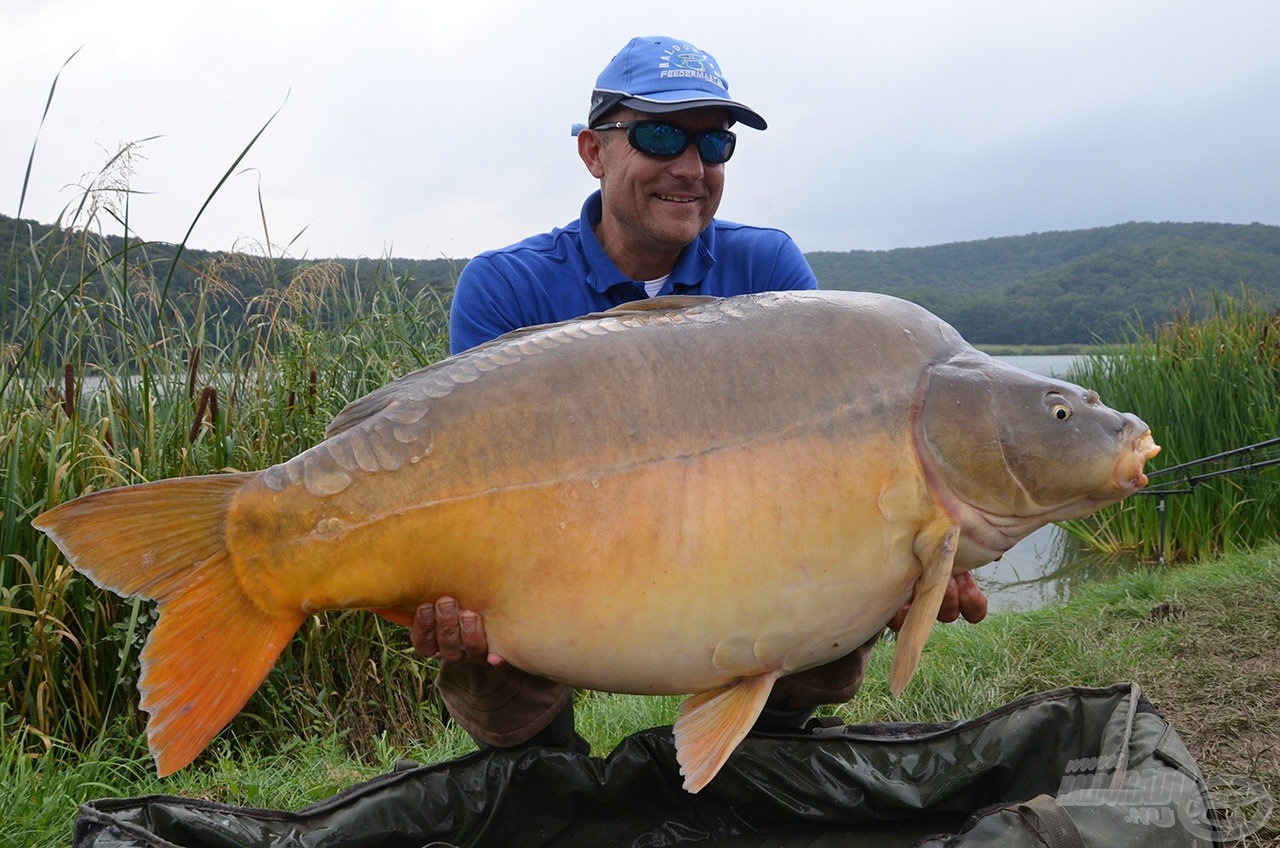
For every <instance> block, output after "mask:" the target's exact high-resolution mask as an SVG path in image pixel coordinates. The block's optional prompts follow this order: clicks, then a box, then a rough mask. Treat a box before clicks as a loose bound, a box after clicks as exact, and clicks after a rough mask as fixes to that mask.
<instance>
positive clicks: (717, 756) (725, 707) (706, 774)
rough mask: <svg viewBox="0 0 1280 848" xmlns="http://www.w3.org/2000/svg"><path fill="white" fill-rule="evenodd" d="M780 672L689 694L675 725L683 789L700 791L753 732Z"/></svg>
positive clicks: (677, 756)
mask: <svg viewBox="0 0 1280 848" xmlns="http://www.w3.org/2000/svg"><path fill="white" fill-rule="evenodd" d="M781 676H782V672H781V671H771V672H769V673H767V674H758V675H754V676H751V677H742V678H739V679H738V680H737V681H735V682H734V683H731V684H729V685H728V686H724V687H722V688H720V689H712V690H709V691H707V692H700V693H698V694H697V695H693V696H690V697H689V698H687V699H686V700H685V701H684V703H682V704H681V705H680V718H679V719H678V720H677V721H676V725H675V740H676V760H677V761H678V762H679V763H680V773H681V774H682V775H684V788H685V789H686V790H687V791H689V792H697V791H698V790H700V789H702V787H704V786H706V785H707V784H708V783H709V782H710V781H711V778H713V777H715V776H716V773H717V772H719V771H720V767H721V766H723V765H724V764H725V761H726V760H728V759H729V755H730V754H732V753H733V749H734V748H736V747H737V746H738V743H739V742H741V741H742V740H743V738H744V737H745V736H746V735H747V734H748V733H750V732H751V727H752V726H753V725H754V724H755V723H756V719H757V718H758V717H759V716H760V711H761V710H762V709H764V704H765V701H766V700H768V698H769V693H770V692H772V691H773V684H774V682H775V681H776V680H777V679H778V678H779V677H781Z"/></svg>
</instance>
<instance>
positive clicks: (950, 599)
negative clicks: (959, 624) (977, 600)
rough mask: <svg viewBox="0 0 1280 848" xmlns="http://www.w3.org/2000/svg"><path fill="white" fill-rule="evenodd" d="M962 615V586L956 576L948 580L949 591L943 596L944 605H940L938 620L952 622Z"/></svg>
mask: <svg viewBox="0 0 1280 848" xmlns="http://www.w3.org/2000/svg"><path fill="white" fill-rule="evenodd" d="M959 617H960V587H959V586H957V585H956V578H954V577H952V578H951V579H950V580H948V581H947V591H946V593H945V594H943V596H942V606H940V607H938V621H942V622H948V623H949V622H952V621H955V620H956V619H957V618H959Z"/></svg>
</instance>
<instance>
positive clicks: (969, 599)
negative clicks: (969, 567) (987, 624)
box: [956, 571, 987, 624]
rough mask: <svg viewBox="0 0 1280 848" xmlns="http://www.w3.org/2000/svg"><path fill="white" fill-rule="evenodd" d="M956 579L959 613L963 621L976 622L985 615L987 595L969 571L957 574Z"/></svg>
mask: <svg viewBox="0 0 1280 848" xmlns="http://www.w3.org/2000/svg"><path fill="white" fill-rule="evenodd" d="M956 580H957V582H958V584H959V595H958V600H959V602H960V614H961V615H963V616H964V620H965V621H968V622H970V623H972V624H977V623H978V622H979V621H982V619H984V618H986V617H987V596H986V595H985V594H984V593H983V591H982V589H981V588H980V587H979V586H978V581H977V580H974V579H973V575H972V574H970V573H969V572H967V571H966V572H965V573H964V574H961V575H959V577H957V578H956Z"/></svg>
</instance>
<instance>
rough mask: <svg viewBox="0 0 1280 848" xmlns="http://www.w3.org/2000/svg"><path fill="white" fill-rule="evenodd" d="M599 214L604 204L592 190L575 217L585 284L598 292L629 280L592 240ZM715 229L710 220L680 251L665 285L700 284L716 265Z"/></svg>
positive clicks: (594, 238)
mask: <svg viewBox="0 0 1280 848" xmlns="http://www.w3.org/2000/svg"><path fill="white" fill-rule="evenodd" d="M603 214H604V204H603V202H602V201H601V199H600V192H599V191H594V192H592V193H591V195H590V196H589V197H588V198H587V199H586V202H584V203H583V204H582V214H581V215H580V216H579V217H578V231H579V234H580V235H581V237H582V252H583V254H584V255H585V256H586V259H587V266H588V267H589V269H590V271H589V273H588V275H587V285H589V286H591V287H592V288H593V289H595V290H596V291H598V292H604V291H606V290H607V289H609V288H610V287H612V286H615V285H617V284H618V283H624V282H628V281H630V280H631V278H630V277H628V276H626V275H625V274H623V273H622V272H621V271H619V270H618V266H616V265H614V264H613V260H612V259H610V258H609V256H608V254H606V253H605V252H604V247H603V245H601V244H600V240H599V239H598V238H596V231H595V226H596V224H598V223H600V218H601V216H602V215H603ZM715 230H716V227H715V221H712V222H711V224H710V225H709V226H708V227H707V228H706V229H705V230H703V231H702V232H701V233H700V234H699V235H698V238H697V239H695V240H694V242H693V243H692V244H690V245H689V246H688V247H686V248H685V249H684V250H682V251H681V252H680V258H679V259H677V260H676V267H675V268H673V269H672V271H671V276H670V279H669V280H668V284H669V285H671V286H682V285H683V286H691V285H696V284H697V283H700V282H702V280H703V278H705V277H706V276H707V272H709V271H710V270H711V267H712V266H713V265H715V264H716V257H715ZM640 282H643V281H640Z"/></svg>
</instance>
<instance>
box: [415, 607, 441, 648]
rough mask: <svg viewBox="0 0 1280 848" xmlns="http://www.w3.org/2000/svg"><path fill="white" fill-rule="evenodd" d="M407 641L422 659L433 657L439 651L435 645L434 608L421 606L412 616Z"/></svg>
mask: <svg viewBox="0 0 1280 848" xmlns="http://www.w3.org/2000/svg"><path fill="white" fill-rule="evenodd" d="M409 641H411V642H412V643H413V649H414V650H415V651H417V652H418V653H419V654H421V655H422V656H424V657H434V656H435V655H436V653H437V652H438V651H439V650H440V648H439V647H438V646H437V645H436V608H435V607H434V606H432V605H431V604H422V605H421V606H419V607H418V609H417V612H415V613H414V614H413V626H412V627H410V628H409Z"/></svg>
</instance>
